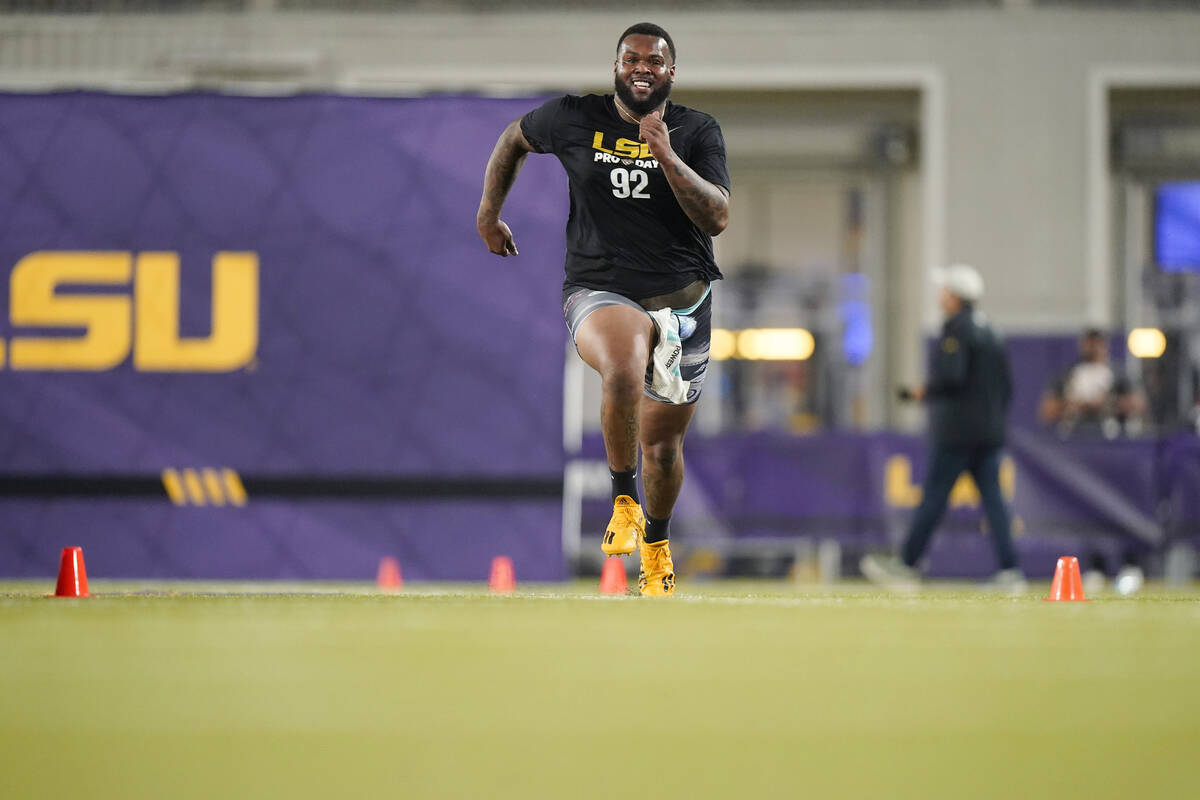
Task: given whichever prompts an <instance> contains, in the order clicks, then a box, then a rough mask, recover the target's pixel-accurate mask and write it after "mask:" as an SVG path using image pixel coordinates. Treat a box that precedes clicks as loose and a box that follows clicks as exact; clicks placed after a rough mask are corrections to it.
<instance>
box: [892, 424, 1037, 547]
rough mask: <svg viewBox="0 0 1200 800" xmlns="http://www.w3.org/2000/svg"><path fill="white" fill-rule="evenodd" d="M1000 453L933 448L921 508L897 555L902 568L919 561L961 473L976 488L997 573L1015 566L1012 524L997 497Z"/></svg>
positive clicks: (983, 449)
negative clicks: (973, 482) (985, 520)
mask: <svg viewBox="0 0 1200 800" xmlns="http://www.w3.org/2000/svg"><path fill="white" fill-rule="evenodd" d="M1001 453H1002V449H1001V448H1000V447H999V446H986V447H972V446H950V445H935V446H934V447H933V449H932V450H931V452H930V458H929V469H928V473H927V474H926V476H925V486H924V489H923V491H924V494H923V496H922V497H921V505H919V506H917V513H916V514H915V515H914V516H913V519H912V523H911V524H910V525H909V526H908V536H907V537H906V538H905V540H904V549H903V550H902V551H901V558H903V559H904V563H905V564H907V565H908V566H910V567H912V566H915V565H916V563H917V561H919V560H920V558H921V555H922V554H923V553H924V552H925V547H926V546H927V545H928V544H929V538H930V537H931V536H932V535H933V529H934V528H936V527H937V524H938V523H939V522H941V519H942V515H943V514H945V513H946V502H947V501H948V500H949V499H950V490H951V489H953V488H954V482H955V481H957V480H958V476H959V475H961V474H962V473H963V472H970V473H971V477H972V478H974V479H975V485H976V486H977V487H978V488H979V496H980V499H981V500H982V501H983V513H984V514H985V515H986V516H987V521H988V528H989V530H990V531H991V533H992V543H993V544H994V545H995V547H996V559H997V560H998V561H999V562H1000V569H1012V568H1013V567H1015V566H1016V565H1017V557H1016V555H1015V554H1014V553H1013V545H1012V531H1011V527H1012V521H1011V518H1010V517H1009V514H1008V506H1006V505H1005V503H1004V496H1003V495H1002V494H1001V493H1000V456H1001Z"/></svg>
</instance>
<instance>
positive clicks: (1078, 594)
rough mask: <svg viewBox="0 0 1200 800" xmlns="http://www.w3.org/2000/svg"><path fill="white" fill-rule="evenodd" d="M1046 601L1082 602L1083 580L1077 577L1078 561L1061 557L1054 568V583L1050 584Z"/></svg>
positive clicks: (1084, 598) (1083, 598) (1071, 557)
mask: <svg viewBox="0 0 1200 800" xmlns="http://www.w3.org/2000/svg"><path fill="white" fill-rule="evenodd" d="M1046 599H1047V600H1083V601H1086V600H1087V598H1086V597H1084V596H1083V579H1082V578H1080V577H1079V559H1078V558H1076V557H1075V556H1062V557H1060V558H1059V559H1058V566H1057V567H1055V568H1054V582H1053V583H1051V584H1050V596H1049V597H1047V598H1046Z"/></svg>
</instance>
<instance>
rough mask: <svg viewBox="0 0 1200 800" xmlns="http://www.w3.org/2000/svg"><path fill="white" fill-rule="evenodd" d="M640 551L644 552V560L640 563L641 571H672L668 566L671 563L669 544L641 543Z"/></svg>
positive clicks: (653, 572)
mask: <svg viewBox="0 0 1200 800" xmlns="http://www.w3.org/2000/svg"><path fill="white" fill-rule="evenodd" d="M642 553H644V554H645V561H644V562H643V565H642V571H643V572H647V573H650V574H654V575H658V574H660V573H664V572H673V571H674V570H673V569H672V568H671V567H669V566H668V565H669V564H670V563H671V546H670V545H669V544H665V543H664V544H663V545H662V546H661V547H660V546H656V545H647V544H644V543H643V544H642Z"/></svg>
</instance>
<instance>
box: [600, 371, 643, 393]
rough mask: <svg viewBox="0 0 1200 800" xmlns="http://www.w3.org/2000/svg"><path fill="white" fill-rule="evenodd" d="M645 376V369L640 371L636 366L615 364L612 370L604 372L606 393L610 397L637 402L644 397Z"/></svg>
mask: <svg viewBox="0 0 1200 800" xmlns="http://www.w3.org/2000/svg"><path fill="white" fill-rule="evenodd" d="M645 376H646V371H645V368H640V369H639V368H638V366H637V365H636V364H633V363H618V364H614V365H613V366H612V367H611V368H610V369H607V370H605V371H604V374H603V384H604V393H605V394H606V395H608V396H610V397H619V398H622V399H625V400H637V398H639V397H641V395H642V384H643V383H644V382H645Z"/></svg>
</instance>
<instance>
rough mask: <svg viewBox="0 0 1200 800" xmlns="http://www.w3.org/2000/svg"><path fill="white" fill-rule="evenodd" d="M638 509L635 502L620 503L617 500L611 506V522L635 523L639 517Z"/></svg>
mask: <svg viewBox="0 0 1200 800" xmlns="http://www.w3.org/2000/svg"><path fill="white" fill-rule="evenodd" d="M640 511H641V509H639V508H638V504H637V503H634V502H629V503H622V502H619V501H618V502H617V503H616V505H614V506H613V519H612V522H614V523H618V524H621V525H637V524H638V519H639V517H641V513H640ZM610 524H611V523H610Z"/></svg>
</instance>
